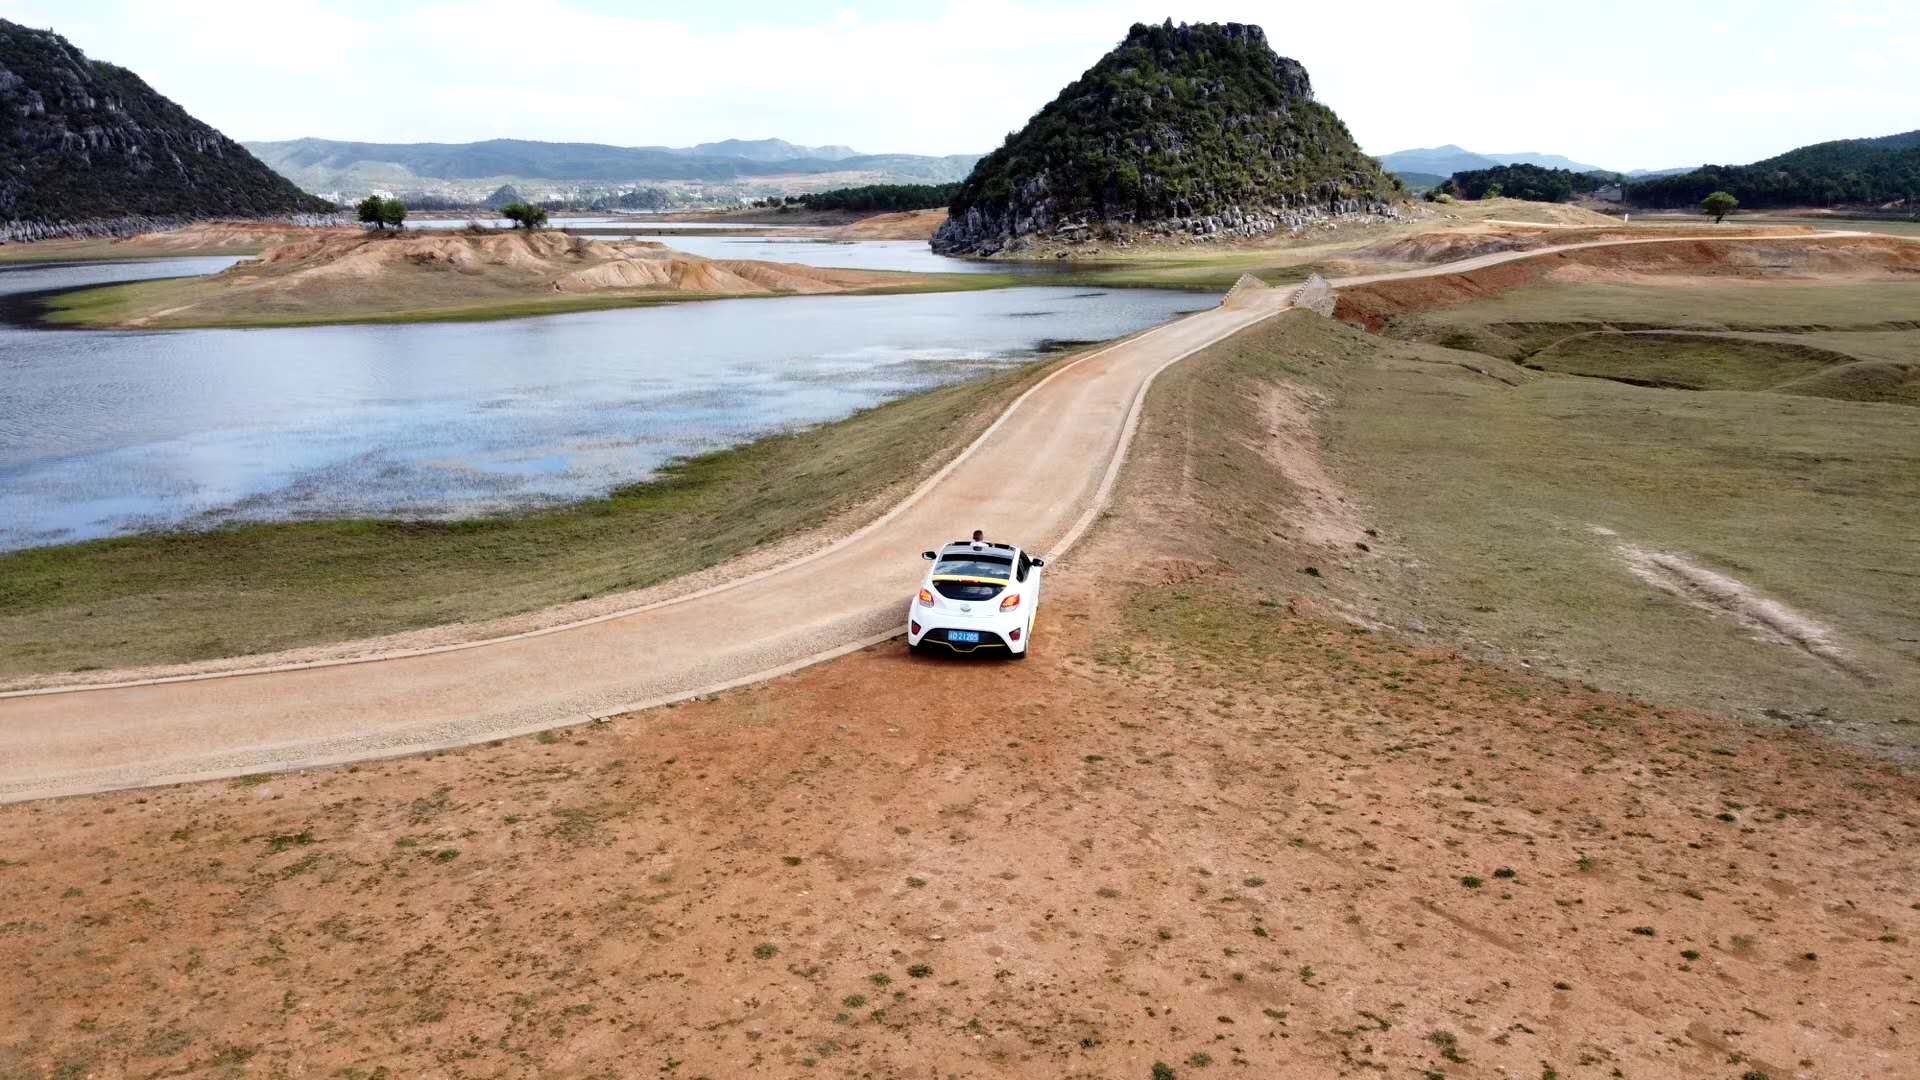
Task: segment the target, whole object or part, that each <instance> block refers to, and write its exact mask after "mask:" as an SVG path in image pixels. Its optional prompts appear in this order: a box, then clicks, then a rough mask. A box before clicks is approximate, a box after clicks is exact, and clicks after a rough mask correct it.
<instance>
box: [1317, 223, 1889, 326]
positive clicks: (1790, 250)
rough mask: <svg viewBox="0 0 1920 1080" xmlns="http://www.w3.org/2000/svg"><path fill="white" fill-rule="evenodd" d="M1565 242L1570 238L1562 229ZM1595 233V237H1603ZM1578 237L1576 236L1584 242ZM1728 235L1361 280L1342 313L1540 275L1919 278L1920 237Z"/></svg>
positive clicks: (1586, 278) (1388, 310)
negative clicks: (1919, 240)
mask: <svg viewBox="0 0 1920 1080" xmlns="http://www.w3.org/2000/svg"><path fill="white" fill-rule="evenodd" d="M1555 238H1556V240H1557V241H1558V242H1562V243H1564V242H1568V240H1567V234H1566V233H1557V234H1555ZM1600 238H1601V237H1593V238H1591V239H1600ZM1581 239H1586V238H1576V239H1574V240H1573V241H1572V242H1575V243H1578V242H1581ZM1726 239H1727V238H1723V239H1702V240H1696V241H1676V242H1673V243H1661V244H1633V245H1622V246H1618V247H1601V248H1590V249H1586V250H1582V251H1567V252H1561V253H1559V254H1555V255H1543V256H1541V257H1540V258H1537V259H1522V260H1518V261H1515V262H1509V263H1501V264H1499V265H1497V266H1490V267H1486V268H1484V269H1480V270H1473V271H1469V272H1467V273H1462V274H1445V275H1440V276H1436V277H1425V278H1409V279H1405V280H1400V281H1382V282H1376V283H1374V284H1371V285H1360V286H1355V287H1353V288H1349V289H1343V290H1341V292H1340V302H1339V305H1338V307H1337V308H1336V310H1335V312H1334V315H1335V317H1336V318H1338V319H1341V320H1342V321H1344V322H1348V323H1352V324H1354V325H1356V326H1362V327H1365V328H1366V329H1369V330H1379V329H1380V328H1381V327H1382V326H1383V325H1384V324H1385V323H1386V320H1388V319H1389V318H1392V317H1393V316H1395V315H1399V314H1402V313H1404V312H1410V311H1422V310H1426V309H1429V308H1438V307H1452V306H1454V305H1457V304H1466V303H1471V302H1473V301H1475V300H1481V299H1485V298H1487V297H1489V296H1492V295H1493V294H1495V293H1498V292H1502V291H1504V290H1506V289H1512V288H1517V287H1520V286H1523V285H1531V284H1534V283H1535V282H1540V281H1555V282H1566V283H1574V282H1591V281H1619V282H1632V281H1636V280H1656V281H1657V280H1668V279H1672V278H1714V279H1725V278H1735V279H1746V280H1754V281H1766V280H1795V279H1814V278H1818V279H1821V280H1834V279H1836V278H1841V279H1851V280H1876V279H1878V280H1913V278H1914V276H1915V275H1920V244H1914V243H1911V242H1908V241H1904V240H1900V239H1896V238H1893V237H1879V236H1872V237H1869V236H1861V237H1832V238H1825V239H1819V240H1806V241H1801V240H1783V241H1780V242H1778V243H1768V242H1764V241H1756V242H1742V243H1727V242H1725V240H1726Z"/></svg>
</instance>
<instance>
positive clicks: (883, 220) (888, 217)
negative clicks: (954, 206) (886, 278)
mask: <svg viewBox="0 0 1920 1080" xmlns="http://www.w3.org/2000/svg"><path fill="white" fill-rule="evenodd" d="M946 220H947V212H946V211H945V210H944V209H934V210H903V211H901V212H899V213H896V214H875V215H874V216H872V217H868V218H861V219H860V220H859V221H856V222H853V223H852V224H850V225H842V226H840V227H839V228H837V229H833V230H831V231H830V233H829V235H831V236H832V237H833V238H834V239H836V240H931V239H933V234H934V230H936V229H938V228H940V225H941V223H943V222H945V221H946Z"/></svg>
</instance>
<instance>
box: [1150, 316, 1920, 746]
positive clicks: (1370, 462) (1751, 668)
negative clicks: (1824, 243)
mask: <svg viewBox="0 0 1920 1080" xmlns="http://www.w3.org/2000/svg"><path fill="white" fill-rule="evenodd" d="M1841 288H1843V289H1844V288H1846V287H1841ZM1671 291H1674V290H1669V292H1671ZM1549 299H1550V301H1551V302H1549V303H1542V304H1540V305H1538V306H1529V305H1528V304H1527V303H1526V298H1525V297H1517V296H1512V295H1509V296H1505V297H1502V298H1501V299H1499V300H1496V301H1490V302H1488V303H1486V304H1478V305H1470V306H1467V307H1463V308H1459V309H1454V310H1452V311H1448V312H1442V313H1439V314H1438V315H1436V314H1434V313H1429V314H1428V315H1426V316H1423V319H1422V324H1421V325H1422V329H1423V331H1425V332H1428V333H1431V332H1434V331H1435V330H1437V329H1441V327H1439V326H1438V325H1437V324H1436V323H1435V322H1434V321H1433V320H1435V319H1436V318H1441V317H1449V318H1456V319H1457V321H1458V322H1459V323H1460V324H1461V326H1462V327H1463V328H1464V329H1469V330H1471V329H1476V328H1479V327H1484V326H1486V325H1488V324H1491V323H1497V322H1503V321H1509V320H1516V319H1521V318H1522V317H1523V316H1529V315H1531V316H1535V317H1541V318H1546V317H1550V318H1552V319H1567V318H1569V317H1571V316H1573V315H1576V314H1579V313H1580V312H1581V311H1583V310H1586V309H1584V308H1581V307H1580V306H1579V305H1577V304H1573V303H1572V298H1570V297H1569V296H1568V295H1566V294H1563V293H1556V294H1555V295H1554V296H1552V297H1550V298H1549ZM1668 299H1669V301H1670V302H1671V303H1672V304H1673V307H1674V309H1675V310H1687V311H1699V310H1704V309H1705V308H1704V307H1703V306H1701V300H1702V298H1701V297H1698V296H1696V297H1694V298H1693V302H1692V303H1691V304H1690V303H1688V302H1687V300H1686V299H1685V298H1684V297H1669V298H1668ZM1614 300H1617V297H1616V298H1612V299H1609V300H1607V301H1605V302H1606V303H1608V304H1611V303H1613V302H1614ZM1806 306H1807V307H1808V308H1809V309H1811V308H1814V307H1819V305H1812V304H1808V305H1806ZM1876 309H1877V303H1876V302H1875V301H1874V300H1873V298H1871V297H1863V296H1857V295H1842V294H1836V295H1834V296H1833V297H1832V302H1831V303H1830V304H1828V305H1825V306H1824V307H1822V308H1821V310H1820V311H1819V312H1818V314H1820V315H1822V316H1824V318H1826V319H1828V320H1832V321H1844V320H1843V318H1842V316H1843V315H1844V314H1845V313H1846V312H1849V311H1852V312H1856V313H1857V312H1873V311H1875V310H1876ZM1638 314H1639V315H1640V316H1641V317H1642V318H1643V319H1644V318H1648V317H1651V316H1650V315H1649V313H1648V312H1646V311H1641V312H1638ZM1722 314H1723V315H1724V316H1728V317H1733V318H1737V319H1739V320H1742V321H1745V320H1756V321H1757V320H1763V319H1766V318H1768V317H1769V316H1770V313H1769V312H1768V311H1765V310H1744V311H1726V310H1723V311H1722ZM1805 314H1806V313H1804V312H1803V313H1795V314H1793V315H1792V316H1791V317H1793V318H1801V317H1803V316H1804V315H1805ZM1848 317H1851V316H1848ZM1205 355H1206V364H1205V365H1204V367H1207V368H1211V369H1213V370H1214V371H1215V374H1214V375H1213V376H1211V377H1212V378H1215V379H1216V380H1218V385H1217V387H1216V388H1215V390H1214V391H1213V393H1212V395H1211V396H1213V397H1216V398H1220V399H1223V400H1233V399H1236V398H1237V399H1242V400H1244V399H1246V398H1247V397H1248V396H1250V395H1253V394H1256V393H1257V392H1258V388H1259V387H1260V386H1262V385H1264V384H1270V383H1273V382H1279V381H1288V382H1294V383H1299V384H1303V385H1306V386H1309V387H1312V388H1314V389H1317V390H1319V391H1322V392H1324V393H1326V394H1328V395H1329V398H1330V401H1331V404H1330V405H1329V407H1328V408H1327V409H1326V411H1325V412H1324V413H1323V414H1322V415H1321V416H1320V417H1319V418H1318V424H1317V427H1318V434H1319V435H1320V437H1321V439H1322V441H1323V451H1324V455H1325V458H1326V461H1327V464H1328V467H1329V468H1330V469H1331V471H1332V472H1333V473H1334V475H1335V476H1336V477H1337V478H1338V479H1339V480H1340V481H1341V482H1342V484H1343V485H1344V486H1345V487H1346V489H1347V491H1348V494H1349V497H1350V498H1352V499H1353V500H1354V502H1355V503H1356V504H1357V505H1358V506H1359V507H1361V511H1360V512H1361V514H1362V515H1363V518H1364V520H1365V522H1366V523H1367V524H1368V525H1370V526H1373V527H1376V528H1377V529H1378V530H1379V531H1380V533H1381V536H1382V539H1381V541H1380V543H1379V544H1378V545H1376V547H1377V551H1378V553H1377V554H1373V555H1364V556H1363V555H1360V554H1357V553H1354V552H1346V553H1338V552H1334V553H1321V554H1320V555H1318V556H1317V558H1316V565H1318V566H1320V567H1322V568H1323V574H1324V576H1323V577H1320V578H1318V579H1316V580H1313V581H1301V580H1300V579H1299V578H1298V577H1296V578H1295V580H1296V581H1300V584H1299V585H1298V586H1296V587H1298V588H1302V589H1308V590H1317V589H1322V588H1324V589H1326V590H1328V591H1330V592H1331V593H1332V594H1333V595H1335V596H1344V597H1345V598H1346V599H1347V601H1348V602H1350V603H1351V604H1352V605H1353V606H1356V607H1359V608H1362V609H1365V608H1367V607H1368V606H1370V605H1372V606H1377V607H1380V608H1382V609H1384V610H1385V611H1386V612H1387V615H1388V617H1389V618H1390V619H1391V620H1392V621H1395V622H1400V623H1407V622H1414V623H1417V624H1418V625H1421V626H1423V627H1425V628H1426V629H1427V630H1428V631H1429V632H1430V633H1433V634H1435V635H1437V636H1441V637H1445V638H1450V639H1453V640H1456V641H1459V642H1461V643H1463V644H1465V645H1466V646H1467V647H1469V648H1470V649H1475V650H1479V651H1488V652H1492V653H1496V654H1499V655H1502V656H1505V657H1507V658H1509V659H1512V660H1515V661H1519V660H1524V661H1527V662H1528V663H1530V664H1531V665H1533V666H1534V667H1535V668H1537V669H1542V670H1548V671H1554V672H1559V673H1563V674H1567V675H1570V676H1573V677H1577V678H1580V679H1584V680H1587V681H1591V682H1594V683H1596V684H1604V685H1607V686H1610V687H1614V688H1618V689H1623V690H1626V691H1629V692H1632V693H1636V694H1639V695H1642V696H1644V697H1646V698H1648V699H1650V700H1653V701H1656V702H1665V703H1676V704H1686V705H1692V706H1697V707H1703V708H1708V709H1712V710H1717V711H1722V712H1731V713H1736V714H1740V715H1746V716H1750V717H1769V716H1771V717H1773V718H1776V719H1778V718H1790V719H1794V720H1798V721H1804V722H1807V723H1809V724H1814V725H1819V726H1825V724H1826V722H1828V721H1832V722H1834V723H1835V724H1836V725H1845V724H1848V723H1857V724H1859V725H1860V726H1859V727H1858V728H1857V729H1842V730H1843V733H1846V734H1850V735H1853V736H1856V737H1858V738H1861V739H1864V740H1868V741H1871V740H1875V739H1891V740H1894V741H1896V742H1898V743H1900V744H1901V745H1905V746H1912V745H1916V744H1920V729H1916V728H1915V727H1913V726H1910V725H1911V724H1912V722H1913V721H1915V720H1920V716H1916V715H1915V707H1914V702H1915V701H1920V530H1916V529H1915V527H1914V520H1915V519H1914V507H1915V506H1920V409H1915V408H1911V407H1907V406H1903V405H1895V404H1861V403H1854V402H1847V401H1838V400H1826V399H1822V398H1815V397H1804V396H1796V395H1793V394H1787V393H1773V392H1743V391H1731V390H1720V391H1708V392H1702V391H1690V390H1679V389H1654V388H1646V387H1641V386H1633V385H1627V384H1624V383H1622V382H1619V381H1616V380H1614V379H1609V378H1589V377H1578V376H1569V375H1561V374H1552V373H1542V372H1537V371H1532V370H1529V369H1527V368H1524V367H1520V366H1518V365H1515V364H1513V363H1510V362H1509V361H1507V360H1504V359H1501V358H1499V357H1497V356H1494V355H1489V354H1486V353H1477V352H1468V351H1462V350H1457V349H1448V348H1443V347H1439V346H1436V345H1433V344H1428V343H1424V342H1407V341H1397V340H1392V339H1387V338H1381V337H1369V336H1367V335H1365V334H1362V333H1361V332H1360V331H1358V330H1356V329H1353V328H1351V327H1346V326H1343V325H1339V324H1334V323H1329V322H1326V321H1321V320H1315V319H1312V318H1310V317H1308V316H1306V315H1304V314H1299V315H1289V316H1286V317H1283V318H1281V319H1278V320H1274V321H1273V322H1271V323H1268V324H1265V325H1264V326H1262V327H1260V328H1257V329H1256V330H1254V331H1250V332H1248V333H1246V334H1242V335H1240V336H1239V337H1237V338H1235V339H1233V340H1232V341H1231V342H1228V343H1226V344H1223V345H1222V346H1218V347H1216V348H1215V349H1214V350H1212V351H1210V352H1209V353H1208V354H1205ZM1676 362H1677V361H1676V359H1675V358H1674V357H1673V356H1671V355H1664V356H1662V357H1661V358H1660V360H1659V363H1661V364H1666V365H1670V364H1674V363H1676ZM1474 369H1478V370H1477V371H1476V370H1474ZM1201 370H1203V368H1202V367H1196V368H1195V369H1194V372H1192V373H1189V375H1188V376H1187V377H1199V376H1198V374H1197V373H1198V372H1200V371H1201ZM1483 373H1484V374H1483ZM1175 385H1177V383H1176V384H1175ZM1240 414H1244V415H1241V418H1240V419H1237V420H1236V419H1235V416H1236V415H1240ZM1251 415H1253V414H1251V413H1249V412H1248V411H1247V410H1244V409H1242V410H1240V412H1239V414H1236V413H1235V412H1233V411H1231V410H1229V411H1227V412H1222V413H1220V414H1219V415H1218V416H1217V417H1216V418H1215V419H1216V423H1215V424H1214V425H1212V426H1213V427H1217V428H1218V429H1219V430H1218V431H1217V433H1213V432H1212V429H1211V428H1210V429H1209V432H1210V433H1207V434H1204V435H1203V436H1202V440H1203V444H1202V445H1200V446H1198V447H1196V450H1195V453H1194V454H1193V455H1191V456H1193V457H1195V458H1196V459H1197V460H1211V453H1210V450H1209V446H1208V445H1207V443H1218V444H1219V448H1220V449H1227V448H1230V446H1232V445H1237V444H1238V443H1240V442H1245V441H1248V440H1253V439H1257V438H1258V437H1259V434H1260V433H1259V432H1258V431H1248V430H1240V429H1242V428H1247V427H1248V426H1249V424H1250V423H1256V422H1258V418H1257V417H1255V418H1254V420H1252V421H1249V420H1248V419H1246V417H1247V416H1251ZM1216 482H1220V483H1229V484H1231V483H1239V484H1242V485H1244V486H1245V488H1246V495H1245V497H1246V498H1247V499H1248V500H1249V501H1250V502H1272V501H1273V500H1274V499H1275V498H1278V497H1282V496H1276V495H1275V493H1274V492H1273V490H1272V483H1273V478H1272V477H1271V475H1266V476H1262V475H1259V474H1257V473H1248V474H1247V475H1246V476H1245V477H1243V478H1241V479H1239V480H1236V479H1234V477H1232V476H1231V475H1228V476H1222V477H1220V478H1218V479H1217V481H1216ZM1601 530H1606V532H1602V531H1601ZM1249 536H1250V542H1260V541H1258V540H1257V538H1255V537H1253V534H1252V531H1251V530H1249ZM1623 546H1634V547H1639V548H1644V549H1647V550H1651V551H1658V552H1667V553H1673V554H1677V555H1680V556H1682V557H1684V558H1686V559H1688V560H1691V561H1693V562H1694V563H1697V564H1698V565H1700V566H1702V567H1705V568H1707V569H1709V570H1712V571H1714V572H1717V573H1719V574H1722V575H1726V576H1728V577H1731V578H1733V579H1736V580H1738V581H1739V582H1742V583H1744V584H1745V585H1747V586H1748V587H1749V588H1751V589H1753V590H1755V591H1756V592H1758V593H1759V594H1760V595H1762V596H1764V597H1767V598H1772V599H1774V600H1777V601H1780V602H1782V603H1785V604H1787V605H1789V606H1790V607H1792V608H1794V609H1796V610H1798V611H1799V612H1801V613H1804V614H1805V615H1807V616H1809V617H1811V618H1813V619H1816V620H1818V621H1820V622H1822V623H1825V624H1827V625H1828V626H1830V627H1831V628H1832V629H1833V630H1834V633H1835V638H1836V640H1837V641H1838V642H1839V643H1840V644H1841V645H1842V646H1843V647H1844V648H1845V649H1846V650H1847V651H1848V653H1849V654H1850V655H1851V656H1852V657H1853V659H1854V662H1857V665H1858V668H1859V670H1858V671H1857V672H1854V671H1848V670H1843V669H1841V668H1839V667H1836V666H1835V665H1834V664H1832V663H1830V662H1827V661H1824V660H1822V659H1820V658H1818V657H1817V656H1814V655H1810V654H1809V653H1808V652H1806V651H1803V650H1801V649H1799V648H1796V647H1794V646H1792V645H1789V644H1782V643H1777V642H1775V641H1769V640H1762V639H1761V638H1760V637H1759V636H1757V635H1756V633H1755V631H1754V630H1753V629H1752V628H1750V627H1749V626H1746V625H1742V624H1741V623H1740V622H1738V621H1736V620H1735V619H1734V618H1733V617H1730V616H1727V615H1723V614H1718V613H1715V612H1710V611H1708V610H1703V609H1702V608H1701V607H1699V606H1696V605H1695V604H1692V603H1689V602H1687V601H1686V600H1683V599H1682V598H1680V597H1678V596H1675V595H1672V594H1670V593H1667V592H1663V591H1659V590H1658V589H1656V588H1654V587H1653V586H1651V585H1649V584H1647V583H1645V582H1643V581H1642V580H1641V579H1640V578H1638V577H1636V576H1635V575H1634V573H1632V572H1631V571H1630V569H1629V566H1628V563H1627V561H1626V559H1625V558H1624V557H1623V552H1622V550H1621V549H1622V547H1623ZM1308 555H1311V553H1308ZM1302 557H1305V556H1302Z"/></svg>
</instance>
